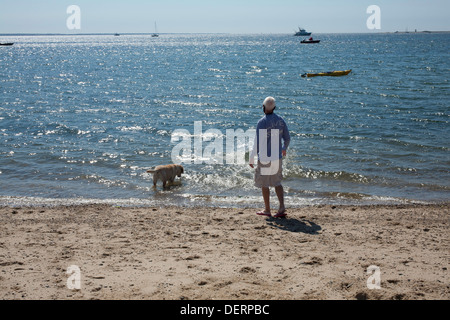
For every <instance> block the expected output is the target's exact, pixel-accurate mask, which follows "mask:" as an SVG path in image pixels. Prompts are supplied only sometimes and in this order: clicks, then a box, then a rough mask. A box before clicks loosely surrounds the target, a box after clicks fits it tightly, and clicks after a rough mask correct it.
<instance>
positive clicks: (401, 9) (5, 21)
mask: <svg viewBox="0 0 450 320" xmlns="http://www.w3.org/2000/svg"><path fill="white" fill-rule="evenodd" d="M70 5H77V6H78V7H79V8H80V16H79V17H80V19H79V21H80V29H75V30H70V29H69V28H68V27H67V23H66V22H67V20H68V18H70V16H71V14H68V13H67V8H68V7H69V6H70ZM370 5H377V6H378V7H379V8H380V28H381V29H372V30H371V29H369V28H368V27H367V23H366V22H367V20H368V19H369V18H370V17H371V14H370V13H367V8H368V7H369V6H370ZM449 15H450V1H449V0H370V1H366V0H307V1H305V0H275V1H273V0H226V1H225V0H188V1H181V0H126V1H123V0H68V1H67V0H39V1H38V0H0V34H8V33H68V34H71V33H116V32H117V33H152V32H154V31H155V27H154V25H155V22H156V23H157V28H158V32H159V33H237V34H249V33H250V34H251V33H254V34H259V33H273V34H278V33H279V34H289V33H294V31H295V30H296V29H298V27H303V28H305V29H307V30H308V31H311V32H314V33H347V32H358V33H359V32H394V31H406V30H408V31H414V30H415V29H417V30H418V31H424V30H428V31H450V19H449V18H450V17H449Z"/></svg>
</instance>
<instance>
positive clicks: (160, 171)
mask: <svg viewBox="0 0 450 320" xmlns="http://www.w3.org/2000/svg"><path fill="white" fill-rule="evenodd" d="M147 172H148V173H153V186H154V187H156V183H157V182H158V180H161V181H162V183H163V188H165V187H166V183H167V181H169V182H170V183H172V182H173V180H174V179H175V177H176V176H178V177H181V174H182V173H184V168H183V166H181V165H179V164H168V165H164V166H157V167H156V168H154V169H149V170H147Z"/></svg>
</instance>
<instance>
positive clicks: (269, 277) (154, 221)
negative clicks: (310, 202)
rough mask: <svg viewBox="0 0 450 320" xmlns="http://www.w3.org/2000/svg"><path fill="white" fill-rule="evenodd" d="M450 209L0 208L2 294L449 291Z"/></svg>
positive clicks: (276, 296) (413, 295) (372, 295)
mask: <svg viewBox="0 0 450 320" xmlns="http://www.w3.org/2000/svg"><path fill="white" fill-rule="evenodd" d="M449 208H450V204H448V203H447V204H435V205H395V206H389V205H383V206H378V205H377V206H330V205H324V206H311V207H303V208H298V209H290V210H288V217H287V218H286V219H274V218H265V217H260V216H257V215H255V209H225V208H184V207H166V208H141V207H134V208H131V207H114V206H107V205H84V206H60V207H21V208H12V207H2V208H0V219H1V224H0V230H1V232H0V298H1V299H6V300H15V299H25V300H28V299H57V300H86V299H101V300H103V299H126V300H129V299H148V300H154V299H167V300H182V299H186V300H204V299H225V300H258V299H264V300H311V299H314V300H317V299H321V300H332V299H351V300H353V299H383V300H384V299H403V300H406V299H408V300H416V299H430V300H437V299H439V300H441V299H449V298H450V281H449V280H450V278H449V271H448V268H449V261H450V259H449V257H450V243H449ZM72 265H75V266H78V267H79V269H80V274H79V275H80V285H81V287H80V288H79V289H69V287H68V285H67V283H68V279H69V277H70V276H71V275H70V274H67V270H68V268H69V267H70V266H72ZM369 266H377V267H378V268H379V271H380V274H379V279H380V288H379V289H369V288H368V285H367V280H368V279H369V277H370V276H371V274H368V273H367V269H368V267H369ZM374 283H375V282H374Z"/></svg>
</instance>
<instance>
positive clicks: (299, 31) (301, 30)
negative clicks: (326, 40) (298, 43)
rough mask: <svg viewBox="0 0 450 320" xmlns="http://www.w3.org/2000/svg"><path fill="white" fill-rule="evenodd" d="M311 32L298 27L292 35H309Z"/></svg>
mask: <svg viewBox="0 0 450 320" xmlns="http://www.w3.org/2000/svg"><path fill="white" fill-rule="evenodd" d="M310 35H311V32H307V31H306V30H305V29H303V28H300V27H299V28H298V31H297V32H296V33H295V34H294V36H310Z"/></svg>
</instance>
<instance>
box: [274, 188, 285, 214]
mask: <svg viewBox="0 0 450 320" xmlns="http://www.w3.org/2000/svg"><path fill="white" fill-rule="evenodd" d="M275 192H276V193H277V197H278V201H279V202H280V209H279V210H278V212H279V213H283V212H285V211H286V208H285V207H284V189H283V186H282V185H279V186H277V187H275Z"/></svg>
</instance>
